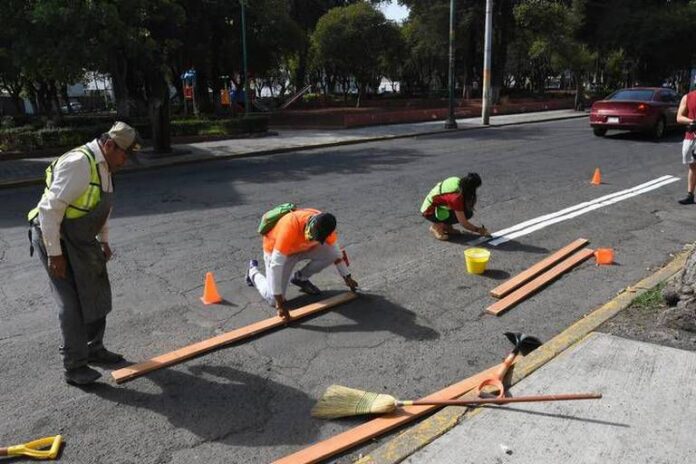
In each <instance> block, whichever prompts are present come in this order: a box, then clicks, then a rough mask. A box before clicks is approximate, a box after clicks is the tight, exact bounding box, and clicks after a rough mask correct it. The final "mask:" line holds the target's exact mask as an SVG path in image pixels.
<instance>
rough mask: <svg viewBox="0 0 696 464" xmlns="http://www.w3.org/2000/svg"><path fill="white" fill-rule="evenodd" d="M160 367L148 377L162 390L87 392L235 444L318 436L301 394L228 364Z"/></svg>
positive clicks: (301, 441)
mask: <svg viewBox="0 0 696 464" xmlns="http://www.w3.org/2000/svg"><path fill="white" fill-rule="evenodd" d="M188 371H189V372H188V373H187V372H182V371H181V370H173V369H164V370H160V371H157V372H152V373H150V374H148V376H147V378H148V379H149V380H150V381H152V382H154V383H155V384H157V386H158V387H159V388H160V389H161V392H159V393H144V392H141V391H135V390H131V389H128V388H127V387H114V386H112V385H109V384H105V383H98V384H95V385H94V386H91V387H90V388H89V389H85V390H86V391H90V392H91V393H93V394H95V395H97V396H99V397H101V398H103V399H105V400H107V401H111V402H113V403H116V404H119V405H125V406H130V407H133V408H134V409H135V410H136V411H134V412H136V413H137V410H138V409H146V410H150V411H152V412H154V413H156V414H158V415H160V416H162V417H165V418H166V419H167V420H168V421H169V423H170V424H171V425H172V427H174V428H182V429H186V430H188V431H190V432H191V433H192V434H194V435H196V436H197V437H199V438H201V439H202V440H203V441H206V442H208V441H214V442H219V443H225V444H229V445H238V446H278V445H279V444H292V445H305V444H306V443H311V442H312V441H314V440H315V439H316V437H317V434H318V431H319V422H318V421H317V420H315V419H312V418H311V416H310V414H309V411H310V409H311V408H312V406H313V405H314V403H315V400H314V399H313V398H311V397H309V396H308V395H307V394H306V393H305V392H303V391H300V390H298V389H296V388H292V387H289V386H287V385H283V384H280V383H278V382H275V381H273V380H271V379H268V378H264V377H260V376H257V375H255V374H251V373H249V372H245V371H242V370H239V369H235V368H232V367H228V366H210V365H202V366H200V365H199V366H191V367H189V368H188Z"/></svg>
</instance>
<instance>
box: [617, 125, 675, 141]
mask: <svg viewBox="0 0 696 464" xmlns="http://www.w3.org/2000/svg"><path fill="white" fill-rule="evenodd" d="M604 138H605V139H607V140H632V141H634V142H648V143H663V142H666V143H670V142H671V143H674V142H679V141H681V140H682V139H683V138H684V129H682V128H676V129H669V131H668V132H667V133H665V135H664V136H663V137H662V138H661V139H659V140H656V139H655V138H654V137H653V136H652V135H650V134H647V133H645V132H613V133H608V134H607V135H605V136H604Z"/></svg>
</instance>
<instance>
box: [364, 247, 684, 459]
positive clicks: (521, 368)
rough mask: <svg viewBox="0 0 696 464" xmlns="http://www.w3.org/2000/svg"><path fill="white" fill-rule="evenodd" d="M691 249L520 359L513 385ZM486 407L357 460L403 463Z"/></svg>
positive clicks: (455, 413) (446, 415) (419, 428)
mask: <svg viewBox="0 0 696 464" xmlns="http://www.w3.org/2000/svg"><path fill="white" fill-rule="evenodd" d="M690 251H691V250H685V251H682V252H680V253H679V254H677V255H676V256H675V257H674V258H673V259H672V260H671V261H670V262H669V263H667V264H666V265H665V266H663V267H662V268H660V269H659V270H658V271H657V272H655V273H653V274H652V275H650V276H648V277H646V278H644V279H643V280H641V281H640V282H638V283H637V284H635V285H633V286H629V287H627V288H626V289H624V290H623V291H622V292H621V293H619V295H617V296H616V297H615V298H613V299H612V300H610V301H609V302H607V303H605V304H604V305H602V306H600V307H599V308H597V309H595V310H594V311H592V312H591V313H589V314H587V315H586V316H584V317H583V318H582V319H580V320H578V321H577V322H575V323H574V324H573V325H571V326H570V327H568V328H567V329H565V330H564V331H563V332H561V333H560V334H558V335H556V336H555V337H554V338H552V339H551V340H549V341H547V342H546V343H544V344H543V345H542V346H541V347H539V348H538V349H536V350H535V351H534V352H532V353H531V354H529V355H528V356H526V357H525V358H523V359H522V360H521V361H519V362H518V363H516V364H515V365H514V366H513V370H512V373H511V377H510V385H514V384H516V383H517V382H519V381H520V380H522V379H524V378H525V377H527V376H528V375H530V374H532V373H533V372H534V371H536V370H537V369H538V368H540V367H541V366H543V365H544V364H546V363H547V362H549V361H551V360H552V359H554V358H555V357H556V356H557V355H558V354H560V353H562V352H563V351H565V350H566V349H568V348H569V347H571V346H572V345H574V344H576V343H578V342H579V341H581V340H583V339H584V338H585V337H587V336H590V335H591V333H592V331H593V330H595V329H596V328H597V327H599V326H600V325H602V324H603V323H604V322H606V321H607V320H609V319H611V318H612V317H614V316H615V315H616V314H618V313H619V312H621V311H623V310H624V309H626V308H627V307H628V306H630V304H631V303H632V302H633V300H634V299H635V298H637V297H638V296H640V295H642V294H643V293H645V292H646V291H648V290H650V289H651V288H653V287H655V286H656V285H658V284H659V283H661V282H664V281H665V280H667V279H669V278H670V277H672V276H673V275H674V274H676V273H677V272H679V270H681V269H682V268H683V267H684V264H685V263H686V259H687V258H688V256H689V253H690ZM484 410H485V409H484V408H475V409H471V410H470V409H468V408H466V407H459V406H451V407H446V408H444V409H442V410H440V411H439V412H437V413H435V414H434V415H432V416H430V417H429V418H427V419H425V420H423V421H421V422H420V423H418V424H417V425H415V426H413V427H411V428H408V429H406V430H405V431H404V432H402V433H401V435H399V436H397V437H395V438H394V439H392V440H391V441H389V442H388V443H385V444H384V445H382V446H380V447H379V448H377V449H375V450H373V451H372V452H371V453H370V454H368V455H367V456H364V457H362V458H360V459H358V460H357V461H356V464H396V463H399V462H401V461H403V460H404V459H406V458H407V457H408V456H410V455H411V454H413V453H415V452H416V451H418V450H419V449H421V448H423V447H424V446H426V445H428V444H430V443H432V442H433V441H434V440H435V439H437V438H438V437H440V436H441V435H443V434H444V433H446V432H447V431H449V430H451V429H452V428H453V427H454V426H456V425H457V424H458V423H459V422H460V421H461V420H465V419H466V418H468V417H473V416H474V415H476V414H479V413H480V412H481V411H484Z"/></svg>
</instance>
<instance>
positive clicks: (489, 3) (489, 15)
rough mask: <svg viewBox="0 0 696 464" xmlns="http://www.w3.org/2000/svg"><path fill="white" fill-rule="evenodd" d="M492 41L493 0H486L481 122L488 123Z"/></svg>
mask: <svg viewBox="0 0 696 464" xmlns="http://www.w3.org/2000/svg"><path fill="white" fill-rule="evenodd" d="M492 41H493V0H486V38H485V40H484V46H483V101H482V102H481V103H482V104H481V123H482V124H483V125H485V126H487V125H489V124H490V115H491V42H492Z"/></svg>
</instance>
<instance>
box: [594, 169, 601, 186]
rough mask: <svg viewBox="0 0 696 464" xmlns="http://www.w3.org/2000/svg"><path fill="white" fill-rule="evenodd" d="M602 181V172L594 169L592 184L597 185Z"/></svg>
mask: <svg viewBox="0 0 696 464" xmlns="http://www.w3.org/2000/svg"><path fill="white" fill-rule="evenodd" d="M601 183H602V173H601V172H599V168H597V169H595V170H594V175H593V176H592V185H599V184H601Z"/></svg>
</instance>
